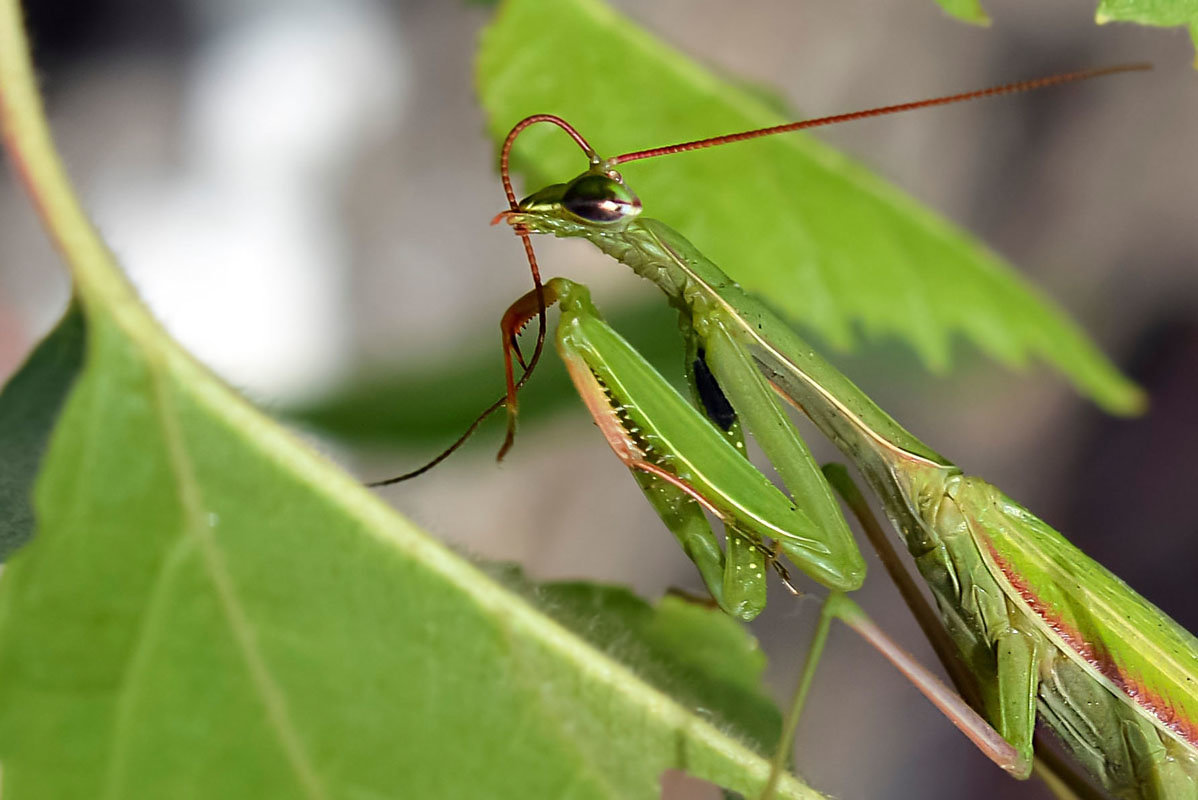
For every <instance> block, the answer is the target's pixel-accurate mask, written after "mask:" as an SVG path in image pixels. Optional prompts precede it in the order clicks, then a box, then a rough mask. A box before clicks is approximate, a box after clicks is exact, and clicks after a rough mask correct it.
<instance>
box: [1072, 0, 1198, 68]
mask: <svg viewBox="0 0 1198 800" xmlns="http://www.w3.org/2000/svg"><path fill="white" fill-rule="evenodd" d="M1094 18H1095V21H1096V22H1098V24H1099V25H1105V24H1106V23H1108V22H1137V23H1139V24H1140V25H1155V26H1158V27H1162V28H1172V27H1175V26H1180V27H1186V28H1189V30H1190V38H1191V39H1193V40H1194V46H1195V47H1198V0H1102V1H1101V2H1100V3H1099V4H1098V11H1097V13H1096V14H1095V15H1094ZM1194 68H1195V69H1198V55H1196V56H1195V57H1194Z"/></svg>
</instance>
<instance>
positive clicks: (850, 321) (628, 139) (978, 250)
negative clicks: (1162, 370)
mask: <svg viewBox="0 0 1198 800" xmlns="http://www.w3.org/2000/svg"><path fill="white" fill-rule="evenodd" d="M477 71H478V84H479V87H480V91H481V94H482V98H483V104H484V106H485V107H486V109H487V111H488V113H489V115H490V120H491V123H490V125H491V132H492V134H493V135H494V136H495V137H496V138H497V139H499V138H501V137H502V136H503V135H504V134H505V133H506V132H507V130H508V128H509V127H510V126H511V125H512V124H513V123H515V122H516V121H517V120H518V119H520V118H522V117H524V116H525V115H528V114H532V113H541V112H548V113H554V114H558V115H560V116H563V117H565V118H566V119H567V120H569V121H570V122H571V123H572V124H574V125H575V126H576V127H577V128H578V129H579V130H580V131H581V132H582V133H583V135H584V136H586V137H588V138H589V139H590V141H591V144H592V145H593V146H595V147H596V148H598V149H599V150H600V152H601V153H602V154H611V155H614V154H616V153H619V152H624V151H628V150H635V149H639V148H643V147H648V146H654V145H660V144H668V143H671V142H676V141H686V140H690V139H695V138H700V137H703V136H708V135H713V134H718V133H727V132H732V131H738V130H744V129H749V128H756V127H761V126H766V125H772V124H777V123H780V122H784V121H785V120H783V119H781V118H780V117H778V116H777V114H776V113H775V112H774V110H772V109H771V108H770V107H769V106H768V105H766V104H764V103H762V102H761V101H760V99H759V98H758V97H756V96H754V94H752V93H747V92H745V91H744V90H743V89H741V88H739V87H738V86H737V85H735V84H734V83H731V82H729V81H727V80H724V79H722V78H720V77H717V76H716V75H715V74H713V73H712V72H710V71H708V70H706V69H705V68H703V67H702V66H700V65H699V64H697V63H695V62H694V61H692V60H690V59H688V58H687V57H685V56H684V55H682V54H681V53H679V52H677V51H676V50H673V49H671V48H669V47H668V46H666V45H665V44H663V43H661V42H659V41H657V40H656V39H654V38H653V37H651V36H650V35H649V34H648V33H646V32H645V31H643V30H641V29H639V28H637V27H636V26H635V25H634V24H633V23H631V22H629V21H628V20H627V19H624V18H623V17H620V16H619V15H617V14H615V13H614V12H613V11H611V10H610V9H609V8H608V7H606V6H604V5H603V4H602V3H600V2H599V0H508V1H507V2H505V3H504V4H503V6H502V7H501V9H500V12H499V14H498V16H497V17H496V19H495V21H494V23H493V24H492V25H491V27H490V28H488V30H487V31H486V33H485V34H484V37H483V41H482V47H481V50H480V54H479V59H478V66H477ZM1012 77H1013V78H1017V77H1026V76H1012ZM946 88H948V87H946ZM952 88H970V87H952ZM899 99H901V98H899ZM514 158H515V163H516V165H517V168H518V169H519V171H521V172H522V173H523V174H525V175H526V176H528V178H529V180H530V188H537V187H539V186H540V185H542V184H544V183H546V182H550V181H560V180H563V179H565V178H568V177H570V176H572V175H573V174H576V173H577V172H579V171H580V170H581V168H582V167H583V166H584V165H585V162H583V160H582V158H581V157H580V155H579V153H578V151H577V148H574V147H573V145H572V143H570V142H569V141H568V140H566V137H564V136H563V135H562V134H561V133H560V131H556V130H555V129H552V128H550V127H549V126H541V127H538V128H532V129H529V131H528V132H527V133H526V134H525V135H524V136H522V137H521V140H520V141H519V142H518V143H517V149H516V151H515V153H514ZM622 169H623V171H624V174H625V177H627V178H628V180H629V182H630V184H631V185H632V186H633V187H634V188H635V189H636V191H637V192H638V193H639V194H640V196H641V199H642V200H643V201H644V204H645V209H646V214H648V215H649V216H654V217H658V218H661V219H663V220H665V221H666V222H668V223H669V224H670V225H672V226H674V227H676V228H678V229H679V230H681V231H682V232H683V233H684V234H685V235H686V236H687V237H688V238H690V239H691V240H692V241H693V242H694V243H695V244H696V245H697V246H698V247H699V249H700V250H702V251H703V252H705V253H706V254H707V255H709V256H711V257H712V258H713V259H714V260H715V262H716V263H718V264H720V265H721V266H722V267H724V268H725V269H726V270H727V271H728V272H729V274H731V275H732V276H733V277H734V278H735V279H736V280H738V281H740V282H741V283H742V284H743V285H744V286H745V287H746V288H748V289H750V290H751V291H754V292H757V293H758V294H760V295H761V296H763V297H764V298H766V299H767V300H769V301H770V302H771V303H772V304H773V305H775V306H776V307H778V308H780V309H781V310H783V311H784V312H785V313H786V314H788V315H789V316H790V317H791V318H793V319H795V320H797V321H800V322H801V323H802V324H804V325H808V326H810V327H812V328H814V329H815V330H816V331H818V332H819V333H820V334H822V335H823V337H824V338H825V339H827V340H829V341H830V342H832V343H833V344H834V345H836V346H838V347H842V348H843V347H849V346H851V345H852V344H853V343H854V340H855V339H856V336H855V333H854V325H859V326H860V328H861V329H862V330H863V331H864V333H865V335H866V336H868V337H873V338H878V337H887V336H897V337H900V338H902V339H904V340H906V341H907V342H909V343H910V344H911V345H912V346H913V347H914V348H915V349H916V350H917V351H918V352H919V353H920V355H921V356H922V357H923V359H924V361H925V362H926V363H927V364H929V365H930V366H932V367H934V368H943V367H945V366H946V365H947V364H948V361H949V353H950V344H951V340H952V338H953V337H954V336H955V335H964V336H965V337H966V338H968V339H969V340H970V341H972V342H973V343H975V344H976V345H977V346H978V347H980V348H981V349H982V350H984V351H985V352H987V353H989V354H990V355H991V356H993V357H994V358H996V359H998V360H1000V361H1001V362H1003V363H1005V364H1010V365H1021V364H1024V363H1025V362H1027V361H1028V360H1029V359H1031V358H1036V359H1042V360H1044V361H1047V362H1048V363H1049V364H1051V365H1053V366H1054V367H1055V368H1056V369H1058V370H1059V371H1061V372H1062V373H1064V374H1065V375H1066V376H1067V377H1068V378H1069V379H1070V380H1071V381H1072V382H1073V383H1074V384H1075V385H1076V386H1077V387H1078V389H1079V390H1080V391H1082V392H1084V393H1086V394H1087V395H1089V396H1090V397H1092V398H1094V399H1095V400H1096V401H1097V402H1098V403H1099V404H1101V405H1102V406H1103V407H1104V408H1106V409H1108V410H1111V411H1114V412H1118V413H1131V412H1134V411H1136V410H1138V409H1140V408H1141V406H1142V404H1143V397H1142V395H1141V393H1140V391H1139V390H1138V389H1137V388H1136V387H1135V386H1134V385H1133V384H1132V383H1130V382H1129V381H1128V380H1127V379H1126V378H1124V377H1123V376H1122V375H1121V374H1120V373H1119V372H1118V370H1116V369H1115V368H1114V367H1113V366H1112V365H1111V364H1110V362H1109V361H1108V360H1107V359H1106V358H1105V357H1104V356H1103V355H1102V354H1101V353H1100V352H1099V351H1098V350H1097V349H1096V348H1095V347H1094V345H1093V344H1091V343H1090V341H1089V340H1088V339H1087V338H1086V337H1085V335H1084V334H1083V333H1082V332H1081V331H1080V330H1079V328H1078V327H1077V326H1076V325H1075V324H1074V323H1073V322H1071V321H1070V320H1069V319H1068V318H1067V316H1065V314H1064V313H1063V312H1061V311H1060V309H1058V308H1057V307H1055V306H1054V305H1053V304H1052V303H1051V302H1050V301H1048V300H1047V299H1045V298H1044V297H1043V296H1042V295H1040V294H1039V293H1038V292H1036V290H1034V289H1033V288H1032V287H1030V286H1029V285H1028V284H1027V283H1026V282H1024V281H1023V280H1022V279H1021V278H1020V277H1019V276H1018V275H1016V274H1015V273H1014V272H1013V271H1011V270H1010V268H1008V267H1007V266H1006V265H1005V264H1004V263H1003V262H1002V260H1001V259H999V258H998V257H997V256H996V255H994V254H993V253H992V252H990V251H989V250H987V249H986V248H985V247H984V246H982V245H981V244H979V243H978V242H976V241H974V240H973V239H971V238H970V237H969V236H968V235H966V234H965V233H963V232H962V231H960V230H959V229H957V228H955V227H954V226H952V225H951V224H949V223H948V222H946V221H945V220H943V219H941V218H939V217H937V216H936V215H934V214H932V213H931V212H930V211H928V210H927V209H924V208H923V207H921V206H920V205H918V204H917V203H916V202H915V201H913V200H912V199H911V198H909V197H907V196H905V195H904V194H902V193H901V192H900V191H899V190H897V189H895V188H894V187H893V186H890V185H889V184H887V183H885V182H884V181H882V180H880V179H879V178H877V177H875V176H873V175H871V174H870V173H868V172H867V171H866V170H864V169H863V168H861V167H860V166H858V165H857V164H855V163H853V162H852V161H850V160H849V159H847V158H846V157H844V156H842V155H841V154H839V153H837V152H835V151H833V150H832V149H830V148H828V147H827V146H825V145H822V144H820V143H819V142H818V141H816V140H815V139H813V138H810V137H808V136H803V135H788V136H785V137H777V138H772V139H765V140H759V141H757V142H755V143H752V144H743V145H736V146H728V147H722V148H715V149H712V150H705V151H701V152H696V153H688V154H686V155H679V156H672V157H670V158H669V159H668V160H660V161H657V162H635V163H630V164H627V165H625V166H624V167H622Z"/></svg>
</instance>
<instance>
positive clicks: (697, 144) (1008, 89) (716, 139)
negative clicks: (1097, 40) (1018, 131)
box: [607, 63, 1152, 166]
mask: <svg viewBox="0 0 1198 800" xmlns="http://www.w3.org/2000/svg"><path fill="white" fill-rule="evenodd" d="M1150 69H1152V65H1151V64H1147V63H1141V64H1119V65H1116V66H1113V67H1099V68H1097V69H1083V70H1078V71H1077V72H1062V73H1061V74H1059V75H1049V76H1048V77H1045V78H1033V79H1032V80H1028V81H1016V82H1015V83H1004V84H1003V85H1001V86H991V87H990V88H989V89H977V90H975V91H972V92H962V93H960V94H950V95H945V96H944V97H933V98H930V99H928V100H916V101H914V102H911V103H899V104H898V105H893V106H880V107H878V108H870V109H866V110H865V111H853V112H850V113H848V114H834V115H832V116H830V117H817V118H815V119H805V120H799V121H798V122H789V123H787V124H785V125H774V126H772V127H769V128H758V129H757V130H752V131H744V132H742V133H728V134H724V135H723V136H712V137H711V138H708V139H696V140H695V141H693V142H683V143H681V144H671V145H666V146H665V147H654V148H651V149H649V150H637V151H636V152H634V153H625V154H624V155H620V156H616V157H615V158H611V159H608V162H607V163H609V164H611V165H613V166H614V165H616V164H624V163H627V162H629V161H639V160H640V159H642V158H656V157H657V156H668V155H673V154H674V153H685V152H687V151H688V150H703V149H705V148H708V147H716V146H718V145H721V144H731V143H733V142H743V141H745V140H747V139H759V138H761V137H762V136H773V135H774V134H776V133H790V132H791V131H798V130H803V129H804V128H819V127H822V126H824V125H835V124H837V123H838V122H851V121H852V120H857V119H865V118H866V117H881V116H883V115H885V114H897V113H899V112H901V111H913V110H915V109H917V108H927V107H928V106H944V105H948V104H950V103H960V102H963V101H965V100H976V99H978V98H980V97H993V96H994V95H1000V94H1014V93H1016V92H1027V91H1031V90H1033V89H1044V88H1046V87H1049V86H1060V85H1061V84H1065V83H1076V82H1078V81H1085V80H1089V79H1091V78H1100V77H1102V76H1103V75H1114V74H1115V73H1119V72H1141V71H1143V70H1150Z"/></svg>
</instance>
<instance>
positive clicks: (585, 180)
mask: <svg viewBox="0 0 1198 800" xmlns="http://www.w3.org/2000/svg"><path fill="white" fill-rule="evenodd" d="M640 213H641V201H640V198H639V197H637V196H636V194H635V193H634V192H633V191H632V190H631V189H629V188H628V185H627V184H625V183H624V179H623V178H622V177H621V176H620V173H618V172H616V171H615V170H614V169H611V168H609V167H608V166H607V165H606V164H603V163H599V164H597V165H595V166H593V167H592V168H591V169H589V170H587V171H586V172H584V173H582V174H581V175H579V176H578V177H577V178H574V179H573V180H572V181H569V182H568V183H555V184H552V185H550V186H546V187H545V188H544V189H541V190H540V191H538V192H534V193H533V194H530V195H529V196H528V197H526V198H524V199H523V200H521V201H520V202H519V203H518V204H517V205H516V208H514V209H511V210H508V211H504V212H501V213H500V214H499V215H498V216H497V217H495V220H494V221H495V222H499V221H500V220H504V221H506V222H507V223H508V224H509V225H511V226H512V227H514V228H515V227H519V228H523V229H524V230H526V231H528V232H529V233H551V234H554V235H556V236H578V235H581V234H583V233H586V232H592V231H595V230H609V231H620V230H623V229H624V228H625V227H627V225H628V223H630V222H631V221H632V220H634V219H636V217H637V216H638V215H639V214H640Z"/></svg>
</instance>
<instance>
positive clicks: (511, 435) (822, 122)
mask: <svg viewBox="0 0 1198 800" xmlns="http://www.w3.org/2000/svg"><path fill="white" fill-rule="evenodd" d="M1150 69H1152V65H1151V64H1149V63H1133V64H1117V65H1114V66H1110V67H1097V68H1094V69H1083V70H1077V71H1074V72H1062V73H1058V74H1056V75H1048V76H1046V77H1043V78H1033V79H1031V80H1024V81H1015V82H1013V83H1004V84H1001V85H999V86H991V87H989V88H986V89H976V90H974V91H970V92H961V93H959V94H950V95H943V96H940V97H932V98H928V99H926V100H915V101H912V102H909V103H898V104H896V105H889V106H878V107H876V108H869V109H865V110H862V111H852V112H849V113H847V114H833V115H831V116H826V117H816V118H814V119H806V120H799V121H797V122H790V123H786V124H784V125H773V126H770V127H766V128H757V129H754V130H750V131H742V132H740V133H728V134H723V135H721V136H712V137H709V138H706V139H696V140H694V141H690V142H681V143H679V144H672V145H666V146H665V147H654V148H650V149H647V150H636V151H633V152H631V153H624V154H622V155H618V156H615V157H613V158H609V159H606V160H605V159H602V158H600V157H599V155H598V154H597V153H596V152H595V149H594V148H593V147H591V145H590V143H588V142H587V140H586V139H585V138H584V137H583V136H582V134H580V133H579V132H578V131H577V130H575V129H574V126H572V125H570V123H568V122H566V121H565V120H564V119H562V118H561V117H558V116H556V115H554V114H533V115H532V116H529V117H525V118H524V119H522V120H520V121H519V122H517V123H516V125H515V126H514V127H513V128H512V129H511V131H509V132H508V135H507V137H506V138H505V139H504V141H503V147H502V148H501V149H500V154H499V171H500V175H501V176H502V178H503V191H504V194H505V195H506V196H507V201H508V207H509V210H510V211H518V210H519V208H520V204H519V203H518V202H517V200H516V194H515V192H514V191H513V190H512V178H511V169H510V160H511V152H512V146H513V145H514V144H515V142H516V138H517V137H518V136H519V135H520V134H521V133H523V132H524V130H525V129H526V128H528V127H530V126H532V125H535V124H536V123H538V122H549V123H552V124H554V125H557V126H558V127H559V128H561V129H562V130H563V131H565V132H566V133H567V134H569V136H570V138H572V139H573V140H574V142H575V143H576V144H577V145H578V147H579V148H580V149H581V150H582V151H583V153H584V154H585V155H586V156H587V159H588V160H589V161H590V162H591V165H592V167H595V166H600V165H602V166H603V167H606V168H609V169H614V168H615V166H616V165H618V164H625V163H627V162H629V161H640V160H642V159H646V158H657V157H658V156H668V155H673V154H675V153H685V152H689V151H691V150H704V149H706V148H708V147H718V146H720V145H725V144H733V143H734V142H743V141H747V140H749V139H758V138H761V137H763V136H773V135H775V134H779V133H790V132H792V131H798V130H804V129H806V128H819V127H823V126H826V125H836V124H838V123H841V122H852V121H854V120H859V119H865V118H867V117H880V116H885V115H887V114H898V113H900V112H903V111H914V110H915V109H918V108H928V107H930V106H943V105H950V104H952V103H961V102H965V101H966V100H977V99H980V98H983V97H994V96H997V95H1005V94H1016V93H1018V92H1029V91H1034V90H1036V89H1046V88H1048V87H1051V86H1061V85H1063V84H1067V83H1077V82H1079V81H1085V80H1090V79H1092V78H1101V77H1104V76H1106V75H1115V74H1118V73H1122V72H1141V71H1145V70H1150ZM507 213H508V212H506V211H505V212H501V213H500V214H499V215H497V216H496V217H495V219H494V220H492V224H495V223H496V222H498V221H500V220H501V219H503V218H504V216H505V215H506V214H507ZM515 231H516V234H517V235H518V236H519V237H520V238H521V240H522V241H523V243H524V252H525V255H526V256H527V258H528V267H529V272H530V273H531V275H532V282H533V289H534V291H535V292H536V297H537V314H536V316H537V339H536V344H535V345H534V347H533V352H532V356H531V357H530V358H529V359H528V360H527V362H526V361H525V360H524V357H523V355H522V354H521V352H520V348H519V345H518V343H517V341H516V337H517V335H518V334H519V333H520V331H521V330H522V329H523V327H524V325H525V324H527V322H528V321H529V320H523V321H522V322H521V324H519V325H513V326H509V325H507V324H505V325H504V327H503V357H504V376H505V380H506V384H507V386H506V392H505V394H504V395H503V396H502V397H500V398H499V399H498V400H496V401H495V402H493V403H491V405H489V406H488V407H487V408H486V409H485V410H484V411H483V412H482V413H481V414H479V415H478V416H477V417H475V419H474V421H473V422H471V423H470V425H469V427H467V428H466V431H465V432H464V433H463V434H462V435H461V436H460V437H458V439H457V440H456V441H455V442H454V443H453V444H451V445H450V446H449V447H447V448H445V450H443V451H441V453H440V454H438V455H437V456H436V457H434V458H433V459H432V460H430V461H428V462H427V463H425V464H424V465H423V466H421V467H419V468H417V469H414V470H412V471H410V472H406V473H404V474H403V475H397V476H396V477H394V478H388V479H386V480H380V481H374V482H372V483H368V484H366V485H367V486H371V487H376V486H388V485H391V484H394V483H400V482H401V481H406V480H409V479H411V478H415V477H417V476H418V475H423V474H424V473H425V472H428V471H429V470H431V469H432V468H433V467H435V466H437V465H438V464H440V463H441V462H442V461H444V460H445V459H446V458H448V457H449V456H450V455H452V454H453V453H454V451H456V450H457V449H458V448H459V447H461V446H462V445H463V444H465V443H466V441H467V440H468V439H469V438H470V437H471V436H472V435H473V434H474V432H475V431H476V430H478V427H479V425H481V424H482V422H483V421H484V420H485V419H487V417H489V416H491V415H492V414H493V413H495V412H496V411H498V410H499V409H501V408H506V409H507V433H506V435H505V436H504V440H503V445H502V446H501V447H500V448H499V453H498V454H497V455H496V460H502V459H503V457H504V456H505V455H506V454H507V452H508V450H510V449H511V446H512V443H513V442H514V441H515V435H516V417H517V410H518V404H517V395H518V394H519V392H520V389H522V388H523V387H524V384H525V383H527V382H528V379H529V378H530V377H531V376H532V372H533V370H534V369H535V368H536V365H537V363H538V362H539V361H540V359H541V353H542V352H543V350H544V348H545V330H546V319H545V308H546V306H545V296H544V289H543V286H542V282H541V271H540V268H539V267H538V266H537V257H536V253H535V252H534V250H533V246H532V238H531V236H530V235H529V232H528V231H527V230H525V229H523V228H521V227H518V226H517V227H516V228H515ZM505 323H506V321H505ZM513 353H514V354H515V356H516V360H517V361H518V362H519V363H520V366H521V367H522V368H523V370H524V371H523V373H521V375H520V377H519V379H516V378H515V369H514V367H513V366H512V354H513Z"/></svg>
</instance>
